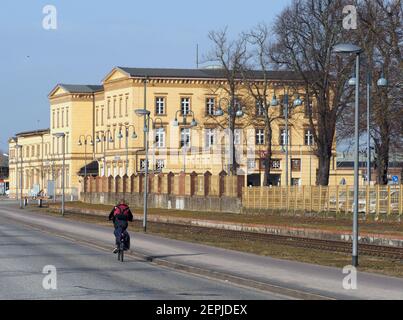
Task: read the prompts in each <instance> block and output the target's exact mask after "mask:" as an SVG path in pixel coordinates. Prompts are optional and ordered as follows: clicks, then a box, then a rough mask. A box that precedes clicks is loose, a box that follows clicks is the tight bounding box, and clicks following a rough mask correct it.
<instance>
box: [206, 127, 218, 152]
mask: <svg viewBox="0 0 403 320" xmlns="http://www.w3.org/2000/svg"><path fill="white" fill-rule="evenodd" d="M215 144H216V131H215V129H206V148H211V147H212V146H213V145H215Z"/></svg>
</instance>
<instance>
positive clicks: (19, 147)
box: [15, 144, 23, 209]
mask: <svg viewBox="0 0 403 320" xmlns="http://www.w3.org/2000/svg"><path fill="white" fill-rule="evenodd" d="M15 148H16V150H18V151H19V152H20V163H21V168H20V209H22V208H23V203H22V189H23V186H22V175H23V168H22V145H20V144H16V145H15ZM16 159H17V172H18V154H16ZM15 185H16V186H17V190H16V196H17V200H18V184H17V182H16V184H15Z"/></svg>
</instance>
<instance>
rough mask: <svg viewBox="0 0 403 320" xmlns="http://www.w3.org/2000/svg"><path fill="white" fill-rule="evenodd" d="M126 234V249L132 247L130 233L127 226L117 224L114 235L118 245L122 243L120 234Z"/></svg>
mask: <svg viewBox="0 0 403 320" xmlns="http://www.w3.org/2000/svg"><path fill="white" fill-rule="evenodd" d="M122 233H123V234H124V238H125V249H127V250H128V249H130V235H129V233H128V232H127V227H124V226H115V231H114V233H113V234H114V235H115V241H116V245H117V246H119V245H120V236H121V234H122Z"/></svg>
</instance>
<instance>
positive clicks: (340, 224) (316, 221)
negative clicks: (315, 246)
mask: <svg viewBox="0 0 403 320" xmlns="http://www.w3.org/2000/svg"><path fill="white" fill-rule="evenodd" d="M67 205H68V206H71V207H74V208H81V209H93V210H102V211H105V214H107V213H109V212H110V210H111V206H110V205H103V204H90V203H84V202H69V203H68V204H67ZM142 210H143V209H142V208H135V209H134V210H133V211H135V213H136V214H141V213H142ZM148 214H149V215H159V216H165V217H173V218H175V217H176V218H185V219H200V220H212V221H221V222H231V223H242V224H262V225H278V226H288V227H300V228H310V229H323V230H329V231H346V232H351V228H352V217H351V215H350V216H347V217H346V216H344V217H337V218H335V217H301V216H286V215H280V214H273V215H272V214H259V215H257V214H254V215H251V214H231V213H222V212H194V211H180V210H168V209H149V211H148ZM360 231H361V232H368V233H380V234H385V235H397V236H403V223H401V222H380V221H360Z"/></svg>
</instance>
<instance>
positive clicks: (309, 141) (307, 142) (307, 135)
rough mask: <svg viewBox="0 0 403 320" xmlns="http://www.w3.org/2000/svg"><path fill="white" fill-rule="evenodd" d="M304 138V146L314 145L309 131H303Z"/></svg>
mask: <svg viewBox="0 0 403 320" xmlns="http://www.w3.org/2000/svg"><path fill="white" fill-rule="evenodd" d="M304 137H305V140H304V141H305V145H306V146H312V145H313V144H314V141H313V133H312V130H311V129H305V134H304Z"/></svg>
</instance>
